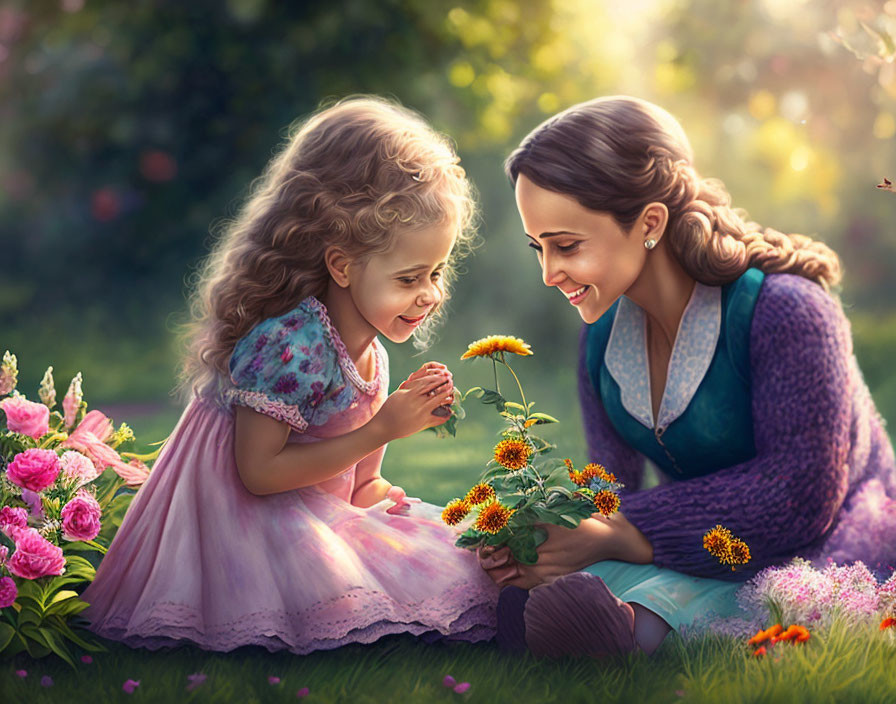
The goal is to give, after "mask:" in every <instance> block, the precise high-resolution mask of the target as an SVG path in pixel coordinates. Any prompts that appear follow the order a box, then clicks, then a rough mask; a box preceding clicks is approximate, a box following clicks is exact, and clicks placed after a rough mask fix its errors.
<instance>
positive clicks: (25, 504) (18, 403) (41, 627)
mask: <svg viewBox="0 0 896 704" xmlns="http://www.w3.org/2000/svg"><path fill="white" fill-rule="evenodd" d="M16 365H17V360H16V357H15V355H12V354H10V353H9V352H6V354H5V355H4V357H3V362H2V364H0V397H2V396H5V398H3V399H2V400H0V409H2V411H3V419H4V423H3V424H0V575H2V576H0V655H2V656H3V657H11V656H12V655H15V654H16V653H19V652H21V651H23V650H26V651H27V652H28V653H29V655H31V656H32V657H34V658H39V657H43V656H46V655H49V654H50V653H56V654H57V655H59V656H60V657H61V658H63V659H64V660H65V661H66V662H68V663H69V664H70V665H72V666H73V667H74V660H73V659H72V656H71V653H70V652H69V648H68V645H67V643H68V642H71V643H75V644H77V645H79V646H80V647H82V648H85V649H87V650H92V651H100V650H102V649H103V648H102V646H100V645H99V644H98V643H96V642H95V641H93V640H92V639H91V638H90V636H89V634H88V633H87V632H83V631H82V632H81V633H79V632H78V631H81V630H82V629H80V628H79V626H78V624H77V620H76V616H77V614H78V613H80V612H81V611H83V610H84V609H85V608H86V607H87V604H86V603H85V602H84V601H82V600H81V599H80V597H79V591H80V590H81V589H83V587H85V586H86V585H87V584H88V583H89V582H90V581H91V580H92V579H93V576H94V574H95V563H96V562H97V561H98V560H99V559H100V558H101V556H102V555H103V554H105V552H106V548H107V547H108V545H109V543H110V542H111V540H112V537H113V536H114V534H115V531H116V530H117V529H118V526H119V525H120V523H121V519H122V518H123V517H124V512H125V510H126V509H127V507H128V505H129V504H130V501H131V499H132V498H133V495H134V494H133V491H128V490H127V488H128V487H130V488H131V489H134V488H136V487H138V486H140V485H141V484H142V483H143V481H144V480H145V479H146V477H147V476H148V474H149V466H148V465H147V464H146V463H147V462H150V463H151V462H152V460H154V459H155V457H156V456H157V455H158V452H154V453H151V454H149V455H136V454H134V453H128V452H120V451H119V449H118V448H119V447H120V446H121V445H123V444H124V443H131V442H133V441H134V434H133V432H132V431H131V429H130V428H128V426H127V425H126V424H124V423H122V425H121V426H120V427H119V428H118V430H115V429H114V427H113V425H112V421H111V420H109V419H108V418H107V417H106V416H105V415H103V414H102V413H100V412H99V411H90V412H89V413H88V412H87V404H86V403H85V402H84V396H83V391H82V379H81V375H80V374H77V375H76V376H75V378H74V379H73V380H72V382H71V384H70V386H69V389H68V392H67V393H66V395H65V397H64V399H63V401H62V412H61V413H60V412H59V411H54V410H53V407H54V406H55V405H56V390H55V385H54V382H53V368H52V367H50V368H49V369H47V372H46V373H45V374H44V377H43V380H42V381H41V385H40V390H39V392H38V394H39V397H40V399H41V402H40V403H37V402H34V401H29V400H28V399H27V398H25V396H24V395H22V394H21V393H19V392H18V391H16V384H17V381H18V378H17V377H18V368H17V366H16ZM78 553H84V554H83V555H82V554H78ZM85 555H86V556H85ZM87 557H93V562H91V560H89V559H87ZM75 589H79V591H75Z"/></svg>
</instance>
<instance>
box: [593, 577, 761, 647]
mask: <svg viewBox="0 0 896 704" xmlns="http://www.w3.org/2000/svg"><path fill="white" fill-rule="evenodd" d="M582 571H583V572H589V573H590V574H593V575H595V576H597V577H600V578H601V579H602V580H604V582H605V583H606V585H607V587H609V589H610V591H611V592H613V594H615V595H616V596H617V597H618V598H620V599H622V601H625V602H629V603H635V604H640V605H641V606H643V607H644V608H645V609H649V610H650V611H653V612H654V613H655V614H657V615H658V616H660V617H662V619H663V620H664V621H665V622H666V623H668V624H669V626H671V627H672V628H673V629H674V630H676V631H678V632H679V633H681V632H682V631H684V630H688V631H692V630H693V629H697V630H700V627H701V626H702V625H704V624H706V623H708V622H712V621H716V620H723V619H730V618H737V619H741V618H744V617H745V616H746V614H745V613H744V612H743V611H742V610H741V609H740V607H739V606H738V604H737V600H736V599H735V594H736V593H737V590H738V589H740V587H742V586H743V584H742V583H740V582H725V581H723V580H720V579H706V578H703V577H692V576H690V575H686V574H682V573H681V572H676V571H674V570H670V569H665V568H662V567H657V566H656V565H653V564H649V565H636V564H633V563H631V562H619V561H617V560H604V561H603V562H597V563H595V564H593V565H591V566H590V567H586V568H585V569H584V570H582Z"/></svg>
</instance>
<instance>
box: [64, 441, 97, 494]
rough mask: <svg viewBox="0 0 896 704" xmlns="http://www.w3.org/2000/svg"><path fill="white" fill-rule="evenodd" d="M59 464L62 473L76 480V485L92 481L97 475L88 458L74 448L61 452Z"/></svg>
mask: <svg viewBox="0 0 896 704" xmlns="http://www.w3.org/2000/svg"><path fill="white" fill-rule="evenodd" d="M59 464H60V465H61V466H62V474H63V475H64V476H66V477H68V478H69V479H74V480H75V481H77V483H78V486H82V485H84V484H86V483H87V482H92V481H93V480H94V479H96V478H97V476H98V473H97V471H96V467H94V466H93V462H92V461H91V460H90V458H89V457H87V456H86V455H82V454H81V453H80V452H76V451H75V450H68V451H67V452H63V453H62V457H60V458H59Z"/></svg>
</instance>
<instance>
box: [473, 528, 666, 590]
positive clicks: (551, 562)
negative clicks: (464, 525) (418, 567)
mask: <svg viewBox="0 0 896 704" xmlns="http://www.w3.org/2000/svg"><path fill="white" fill-rule="evenodd" d="M541 527H542V528H544V529H545V530H546V531H547V533H548V537H547V540H545V541H544V542H543V543H542V544H541V545H539V546H538V549H537V550H538V562H536V563H535V564H534V565H523V564H520V563H519V562H517V561H516V560H514V559H513V556H512V555H511V554H510V550H509V548H506V547H502V548H499V549H495V548H489V547H484V548H480V549H479V551H478V555H479V564H480V565H481V566H482V568H483V569H484V570H485V571H486V573H487V574H488V576H489V577H490V578H491V579H492V581H494V582H495V583H496V584H497V585H499V586H502V587H504V586H508V585H512V586H515V587H521V588H523V589H532V588H533V587H536V586H538V585H539V584H546V583H548V582H552V581H554V580H555V579H557V578H558V577H562V576H563V575H566V574H569V573H571V572H577V571H579V570H581V569H582V568H584V567H587V566H588V565H593V564H594V563H595V562H600V561H601V560H623V561H625V562H634V563H648V562H652V561H653V546H651V545H650V542H649V541H648V540H647V538H646V537H645V536H644V534H643V533H641V531H639V530H638V529H637V528H636V527H635V526H633V525H632V524H631V523H629V522H628V520H627V519H626V518H625V516H623V515H622V514H621V513H619V512H618V511H617V512H616V513H615V514H613V516H611V517H610V518H606V517H604V516H601V515H600V514H594V515H593V516H592V517H591V518H587V519H585V520H584V521H582V522H581V523H580V524H579V525H578V527H576V528H564V527H563V526H556V525H552V524H544V525H542V526H541Z"/></svg>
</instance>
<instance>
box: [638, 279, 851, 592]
mask: <svg viewBox="0 0 896 704" xmlns="http://www.w3.org/2000/svg"><path fill="white" fill-rule="evenodd" d="M851 357H852V338H851V334H850V328H849V323H848V321H847V320H846V317H845V315H844V314H843V311H842V309H841V307H840V305H839V303H838V302H837V301H836V300H835V299H834V298H832V297H831V296H829V295H828V294H827V293H826V292H825V291H824V290H823V289H822V288H821V287H820V286H818V285H817V284H815V283H813V282H811V281H809V280H807V279H805V278H802V277H798V276H795V275H790V274H778V275H770V276H768V277H767V278H766V280H765V283H764V284H763V287H762V290H761V292H760V294H759V298H758V300H757V302H756V307H755V309H754V315H753V321H752V324H751V328H750V368H751V374H752V416H753V429H754V431H753V432H754V439H755V443H756V450H757V454H756V456H755V457H754V458H753V459H751V460H748V461H746V462H742V463H740V464H737V465H734V466H732V467H728V468H725V469H722V470H719V471H717V472H714V473H712V474H709V475H705V476H702V477H697V478H694V479H688V480H685V481H680V482H674V483H671V484H668V485H663V486H659V487H655V488H652V489H648V490H645V491H640V492H634V493H628V492H626V493H624V494H623V495H622V497H621V498H622V507H621V510H622V513H623V514H624V515H625V516H626V518H628V520H629V521H631V522H632V523H633V524H634V525H635V526H637V527H638V528H639V529H640V530H641V531H642V532H643V533H644V534H645V535H646V536H647V538H648V539H649V540H650V542H651V543H652V544H653V550H654V563H655V564H657V565H659V566H661V567H668V568H671V569H674V570H678V571H680V572H685V573H687V574H692V575H696V576H700V577H715V578H719V579H730V580H740V579H747V578H748V577H750V576H752V575H753V574H755V573H756V572H757V571H759V570H760V569H762V568H763V567H767V566H769V565H772V564H776V563H780V562H783V561H786V560H788V559H789V558H791V557H793V556H794V555H796V554H797V553H798V552H799V551H800V549H801V548H804V547H806V546H808V545H810V544H811V543H813V542H814V541H816V540H817V539H818V538H819V537H820V536H821V535H822V534H823V533H824V532H825V531H826V530H827V529H828V528H829V527H830V525H831V523H832V521H833V520H834V517H835V516H836V514H837V512H838V511H839V509H840V506H841V505H842V503H843V499H844V496H845V494H846V489H847V472H848V468H847V465H846V458H847V453H848V449H849V448H848V445H849V424H850V417H851V416H850V393H849V389H848V383H849V381H848V371H849V363H850V359H851ZM717 523H718V524H721V525H723V526H724V527H726V528H728V529H730V530H731V532H732V533H734V535H736V536H737V537H739V538H741V539H742V540H744V541H745V542H746V543H747V545H748V546H749V547H750V551H751V555H752V557H751V560H750V562H749V563H748V564H747V565H745V566H743V567H742V568H739V569H738V570H737V572H736V573H735V572H732V571H731V569H730V567H725V566H723V565H720V564H719V562H718V560H717V559H716V558H715V557H713V556H711V555H710V554H709V553H708V552H707V551H706V550H705V549H704V548H703V535H704V533H706V531H707V530H709V529H710V528H712V527H713V526H715V525H716V524H717Z"/></svg>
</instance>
